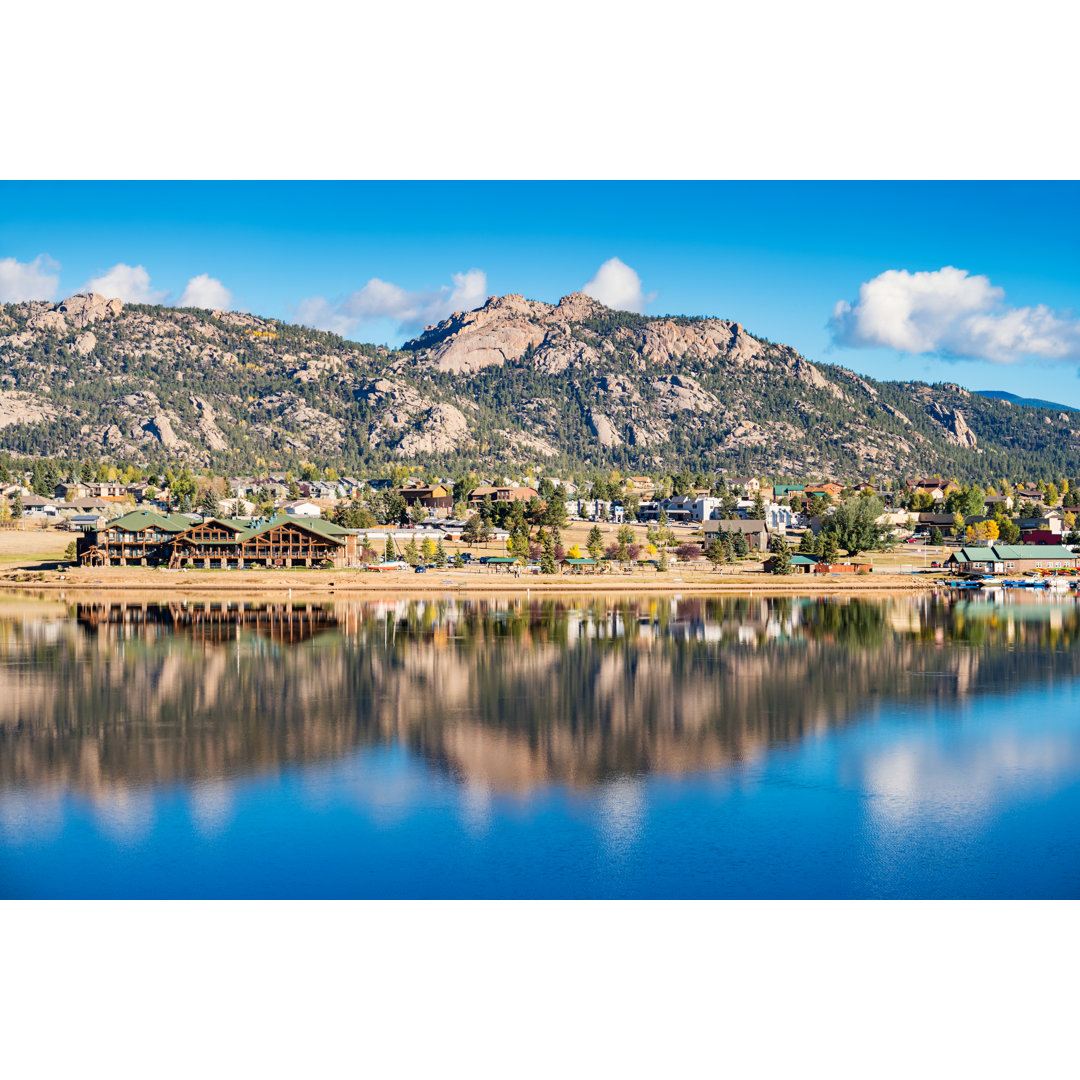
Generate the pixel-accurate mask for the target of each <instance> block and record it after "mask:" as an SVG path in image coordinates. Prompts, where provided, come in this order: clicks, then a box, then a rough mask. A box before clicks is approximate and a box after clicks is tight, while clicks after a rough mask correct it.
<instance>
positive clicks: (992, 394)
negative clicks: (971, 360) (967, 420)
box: [973, 390, 1080, 412]
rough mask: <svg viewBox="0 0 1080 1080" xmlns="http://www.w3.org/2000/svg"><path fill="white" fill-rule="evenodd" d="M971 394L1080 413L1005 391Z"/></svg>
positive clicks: (1066, 407) (1062, 406)
mask: <svg viewBox="0 0 1080 1080" xmlns="http://www.w3.org/2000/svg"><path fill="white" fill-rule="evenodd" d="M973 393H976V394H978V395H979V396H980V397H988V398H997V399H998V400H999V401H1007V402H1009V404H1011V405H1030V406H1032V407H1033V408H1036V409H1059V410H1060V409H1064V410H1065V411H1066V412H1080V409H1078V408H1077V407H1076V406H1075V405H1059V404H1058V403H1057V402H1056V401H1044V400H1043V399H1042V398H1034V397H1018V396H1017V395H1016V394H1010V393H1009V392H1008V391H1007V390H975V391H973Z"/></svg>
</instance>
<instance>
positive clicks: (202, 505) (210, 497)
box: [199, 486, 220, 518]
mask: <svg viewBox="0 0 1080 1080" xmlns="http://www.w3.org/2000/svg"><path fill="white" fill-rule="evenodd" d="M199 509H200V510H202V512H203V516H204V517H208V518H209V517H217V516H218V514H219V513H220V506H219V504H218V497H217V495H215V494H214V489H213V487H212V486H210V487H208V488H207V489H206V490H205V491H204V492H203V493H202V498H201V499H199Z"/></svg>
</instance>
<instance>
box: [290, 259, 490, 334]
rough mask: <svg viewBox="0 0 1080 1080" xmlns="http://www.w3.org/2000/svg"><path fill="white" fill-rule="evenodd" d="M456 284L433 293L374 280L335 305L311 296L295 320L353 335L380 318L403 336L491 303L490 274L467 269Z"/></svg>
mask: <svg viewBox="0 0 1080 1080" xmlns="http://www.w3.org/2000/svg"><path fill="white" fill-rule="evenodd" d="M450 280H451V282H452V285H443V286H441V287H440V288H438V289H433V290H430V291H423V290H409V289H404V288H402V287H401V286H400V285H395V284H394V283H393V282H392V281H383V280H382V278H372V279H371V280H370V281H368V283H367V284H366V285H365V286H364V287H363V288H362V289H357V290H356V291H355V292H351V293H349V295H348V296H346V297H345V298H344V299H343V300H339V301H337V302H331V301H329V300H327V299H326V298H325V297H323V296H309V297H306V298H305V299H303V300H301V301H300V303H299V304H297V305H296V321H297V322H298V323H299V324H300V325H302V326H314V327H316V328H317V329H319V330H332V331H333V332H334V333H336V334H342V335H346V334H350V333H352V332H353V331H355V330H357V329H358V328H360V327H361V326H364V325H365V324H368V323H373V322H377V321H379V320H383V319H386V320H389V321H390V322H394V323H397V325H398V329H399V331H400V332H401V333H403V334H413V333H416V332H419V331H420V330H423V328H424V327H425V326H431V325H432V324H433V323H437V322H439V321H441V320H442V319H445V318H446V317H447V316H448V315H450V314H452V313H453V312H455V311H472V310H473V309H474V308H478V307H480V306H481V305H483V304H484V302H485V301H486V300H487V295H488V294H487V274H485V273H484V271H483V270H476V269H473V270H467V271H465V273H463V274H451V275H450Z"/></svg>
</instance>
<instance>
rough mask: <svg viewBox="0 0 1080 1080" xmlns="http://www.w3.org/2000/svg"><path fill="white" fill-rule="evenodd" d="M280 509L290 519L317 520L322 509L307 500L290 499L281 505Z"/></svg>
mask: <svg viewBox="0 0 1080 1080" xmlns="http://www.w3.org/2000/svg"><path fill="white" fill-rule="evenodd" d="M280 509H281V510H282V511H284V513H286V514H288V515H289V516H290V517H313V518H317V517H319V516H321V514H322V507H321V506H316V505H315V503H313V502H311V501H310V500H308V499H292V500H290V501H289V502H285V503H282V504H281V507H280Z"/></svg>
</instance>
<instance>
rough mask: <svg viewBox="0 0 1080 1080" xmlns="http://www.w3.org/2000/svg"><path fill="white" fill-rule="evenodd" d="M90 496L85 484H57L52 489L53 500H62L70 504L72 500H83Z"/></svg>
mask: <svg viewBox="0 0 1080 1080" xmlns="http://www.w3.org/2000/svg"><path fill="white" fill-rule="evenodd" d="M89 494H90V489H89V488H88V487H87V486H86V485H85V484H80V483H74V484H57V485H56V487H55V488H54V489H53V498H54V499H63V500H64V501H65V502H70V501H71V500H72V499H85V498H86V497H87V496H88V495H89Z"/></svg>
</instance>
